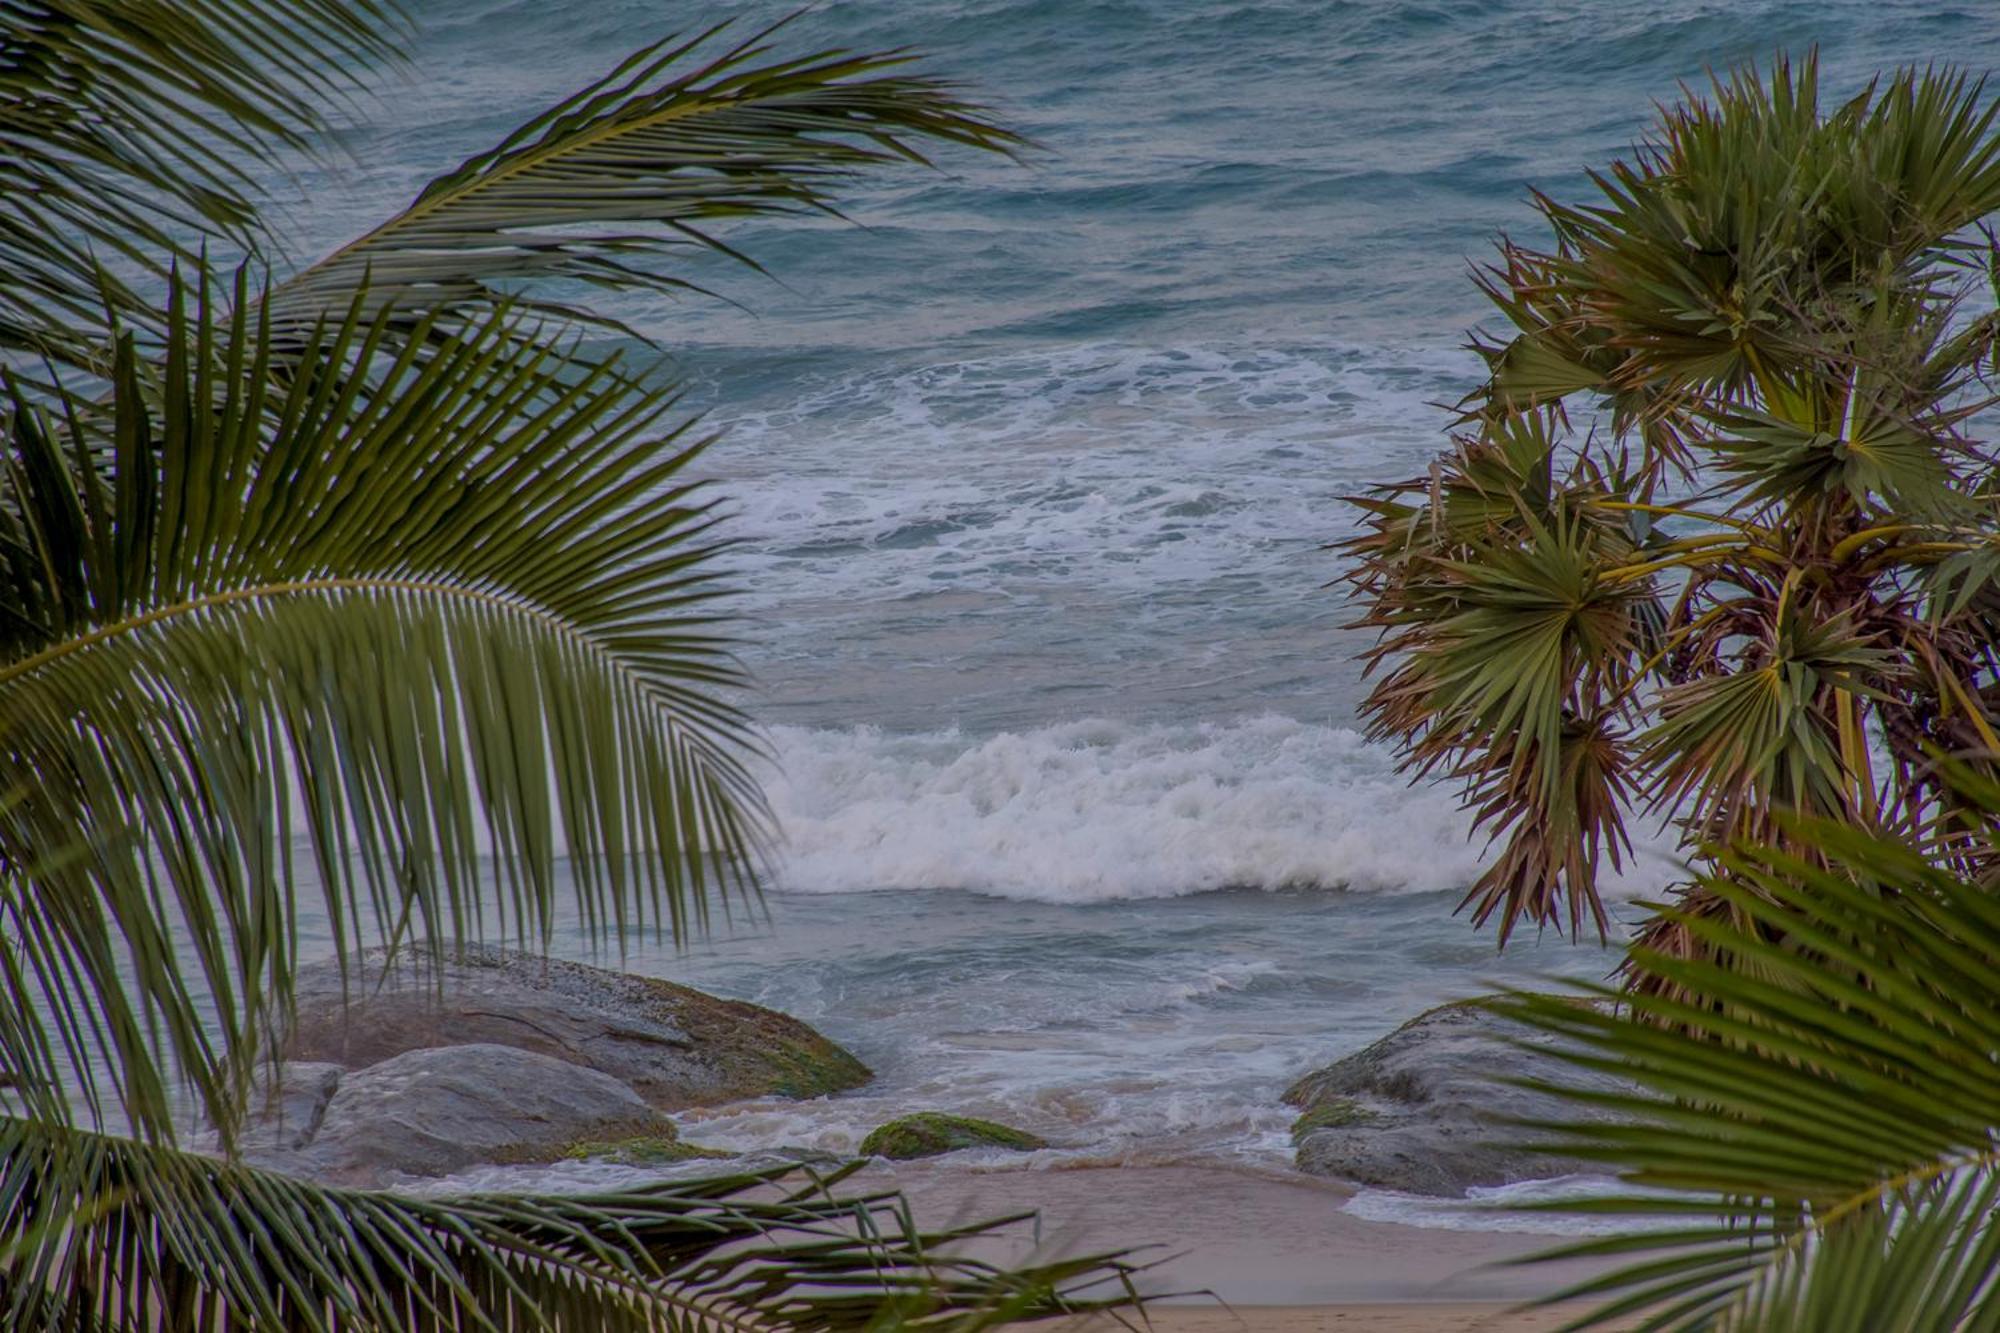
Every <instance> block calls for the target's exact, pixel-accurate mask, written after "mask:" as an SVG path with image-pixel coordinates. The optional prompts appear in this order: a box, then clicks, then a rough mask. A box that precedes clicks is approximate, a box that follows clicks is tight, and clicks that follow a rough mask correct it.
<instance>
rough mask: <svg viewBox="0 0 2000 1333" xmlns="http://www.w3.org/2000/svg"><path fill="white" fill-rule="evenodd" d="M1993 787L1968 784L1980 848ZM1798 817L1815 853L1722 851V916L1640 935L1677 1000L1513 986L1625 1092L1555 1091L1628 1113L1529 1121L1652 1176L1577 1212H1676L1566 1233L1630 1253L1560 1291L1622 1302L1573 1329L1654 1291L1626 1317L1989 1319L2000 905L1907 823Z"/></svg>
mask: <svg viewBox="0 0 2000 1333" xmlns="http://www.w3.org/2000/svg"><path fill="white" fill-rule="evenodd" d="M1997 798H2000V793H1996V792H1995V791H1994V790H1993V789H1992V788H1991V786H1990V784H1986V785H1985V786H1984V787H1983V788H1982V786H1981V784H1979V783H1977V782H1976V781H1975V782H1971V783H1969V784H1968V785H1967V786H1966V791H1965V799H1966V801H1967V803H1968V804H1969V805H1971V806H1972V807H1974V808H1977V809H1978V810H1979V811H1980V812H1981V821H1980V823H1981V830H1982V831H1981V832H1980V834H1979V836H1980V837H1981V838H1983V840H1984V841H1985V842H1986V844H1987V846H1988V850H1989V851H1990V850H1991V848H1992V844H1993V843H1994V842H1995V841H1996V834H1995V830H1996V829H2000V799H1997ZM1791 822H1792V823H1793V827H1792V828H1791V829H1790V830H1789V837H1788V842H1791V843H1794V844H1803V845H1810V846H1813V847H1815V848H1817V849H1819V852H1820V856H1819V857H1817V858H1814V859H1808V858H1806V857H1803V856H1800V855H1797V854H1795V853H1792V852H1788V851H1785V850H1782V849H1780V848H1777V847H1773V846H1768V845H1762V846H1759V845H1752V846H1744V847H1740V848H1739V849H1737V850H1735V851H1733V852H1730V853H1728V854H1727V855H1726V856H1725V857H1723V859H1722V866H1723V869H1724V871H1725V872H1726V873H1721V874H1717V875H1714V876H1711V877H1710V878H1709V879H1708V880H1706V881H1705V882H1704V884H1703V888H1704V890H1705V896H1704V901H1705V902H1706V903H1711V904H1720V905H1723V906H1725V907H1726V908H1727V909H1728V910H1726V911H1720V912H1706V911H1705V912H1701V913H1699V914H1697V913H1693V912H1684V911H1683V912H1674V913H1670V914H1669V919H1670V920H1672V921H1674V922H1675V923H1676V924H1677V925H1678V926H1680V927H1681V928H1682V929H1685V930H1686V931H1688V932H1689V933H1690V934H1691V935H1692V936H1693V937H1694V938H1695V939H1696V940H1697V941H1698V942H1699V944H1700V945H1701V946H1702V947H1701V948H1700V949H1699V950H1696V951H1694V954H1695V956H1692V957H1689V956H1683V955H1682V954H1677V953H1669V952H1653V953H1647V952H1645V951H1641V954H1640V956H1639V958H1638V962H1639V964H1640V966H1642V967H1643V968H1645V969H1646V970H1647V971H1648V973H1649V974H1651V975H1654V976H1657V977H1659V978H1662V979H1664V980H1665V981H1666V982H1668V983H1670V985H1671V991H1672V993H1671V994H1666V993H1655V992H1646V993H1640V994H1635V995H1631V996H1627V997H1624V1004H1625V1005H1626V1008H1625V1009H1624V1011H1623V1012H1616V1011H1614V1008H1613V1007H1612V1006H1611V1005H1610V1004H1608V1003H1607V1004H1606V1005H1604V1006H1603V1007H1587V1006H1578V1005H1575V1004H1572V1003H1567V1002H1565V1001H1563V1000H1561V999H1557V998H1553V997H1547V996H1543V997H1532V996H1517V997H1514V998H1513V999H1511V1000H1509V1001H1506V1002H1505V1004H1504V1005H1503V1007H1504V1008H1505V1009H1506V1010H1507V1011H1508V1012H1510V1013H1512V1014H1514V1015H1515V1016H1517V1017H1519V1018H1520V1019H1522V1020H1523V1021H1524V1022H1527V1023H1529V1024H1531V1025H1533V1026H1535V1027H1538V1028H1540V1029H1542V1030H1543V1031H1546V1032H1550V1033H1555V1034H1559V1035H1561V1036H1562V1037H1564V1038H1565V1039H1566V1040H1567V1042H1569V1043H1570V1044H1571V1045H1570V1049H1571V1051H1572V1054H1571V1056H1570V1057H1569V1058H1570V1059H1572V1060H1573V1062H1574V1063H1576V1064H1578V1065H1579V1066H1581V1067H1585V1068H1588V1069H1592V1070H1599V1071H1605V1072H1610V1073H1613V1074H1616V1075H1620V1076H1623V1077H1626V1078H1629V1079H1631V1080H1632V1081H1633V1082H1634V1083H1635V1084H1636V1085H1637V1087H1636V1090H1635V1091H1633V1092H1631V1093H1629V1094H1605V1093H1600V1092H1593V1093H1591V1094H1588V1095H1585V1094H1580V1093H1575V1092H1570V1093H1566V1094H1565V1095H1568V1096H1571V1097H1574V1098H1577V1099H1578V1100H1588V1101H1589V1102H1591V1103H1592V1104H1593V1105H1594V1106H1597V1107H1599V1108H1604V1107H1609V1108H1610V1109H1613V1110H1615V1111H1618V1112H1621V1113H1623V1118H1622V1119H1615V1120H1605V1121H1601V1122H1600V1121H1598V1120H1594V1119H1593V1120H1589V1121H1581V1120H1580V1121H1577V1122H1575V1123H1568V1124H1550V1125H1542V1126H1539V1128H1542V1129H1545V1130H1548V1131H1550V1132H1552V1133H1553V1134H1554V1135H1555V1136H1556V1137H1557V1138H1558V1139H1559V1140H1560V1143H1559V1144H1556V1145H1552V1147H1551V1150H1552V1151H1561V1152H1565V1153H1573V1154H1575V1155H1577V1156H1580V1157H1582V1158H1585V1159H1586V1160H1591V1161H1596V1162H1601V1163H1603V1164H1604V1165H1605V1166H1606V1167H1607V1168H1609V1169H1611V1170H1614V1171H1616V1172H1617V1173H1618V1174H1619V1175H1620V1176H1621V1177H1622V1178H1623V1179H1624V1180H1625V1181H1627V1182H1628V1183H1630V1184H1632V1185H1635V1186H1643V1187H1647V1188H1648V1189H1649V1190H1652V1191H1658V1192H1659V1193H1653V1194H1635V1195H1634V1196H1632V1197H1630V1198H1627V1199H1623V1200H1610V1201H1598V1202H1594V1203H1592V1204H1591V1205H1589V1207H1590V1209H1591V1211H1593V1212H1597V1213H1607V1212H1608V1213H1614V1214H1616V1213H1624V1214H1630V1215H1633V1216H1635V1217H1640V1218H1647V1219H1651V1220H1652V1221H1654V1222H1655V1223H1659V1224H1662V1225H1663V1226H1665V1227H1666V1228H1667V1229H1663V1230H1659V1231H1652V1232H1639V1233H1636V1234H1631V1235H1624V1236H1618V1237H1615V1238H1607V1239H1601V1240H1593V1241H1591V1242H1588V1243H1586V1244H1582V1245H1577V1246H1573V1247H1570V1248H1569V1249H1567V1250H1566V1251H1564V1253H1566V1254H1588V1255H1599V1256H1620V1257H1624V1258H1628V1259H1631V1260H1632V1261H1633V1262H1632V1263H1631V1264H1630V1265H1629V1266H1627V1267H1624V1268H1622V1269H1620V1270H1619V1271H1617V1272H1615V1273H1612V1274H1610V1275H1607V1276H1605V1277H1602V1278H1599V1279H1595V1280H1593V1281H1590V1282H1588V1283H1586V1284H1584V1285H1582V1286H1580V1287H1577V1288H1575V1289H1574V1290H1572V1291H1569V1292H1565V1293H1563V1295H1562V1297H1557V1298H1555V1299H1562V1298H1563V1297H1578V1296H1594V1297H1611V1298H1613V1299H1610V1300H1609V1301H1608V1302H1607V1303H1606V1304H1605V1305H1604V1306H1603V1307H1602V1308H1601V1309H1599V1310H1598V1311H1597V1312H1596V1313H1595V1314H1594V1315H1593V1316H1592V1318H1590V1319H1587V1320H1584V1321H1582V1322H1580V1323H1579V1324H1577V1325H1576V1327H1589V1326H1594V1324H1596V1323H1598V1322H1601V1321H1604V1320H1609V1319H1611V1318H1614V1317H1619V1316H1622V1315H1625V1314H1629V1313H1632V1312H1635V1311H1642V1310H1643V1311H1646V1312H1647V1313H1648V1316H1649V1320H1650V1322H1645V1323H1642V1324H1640V1325H1637V1326H1638V1327H1644V1328H1649V1329H1650V1328H1661V1329H1696V1328H1729V1329H1745V1330H1769V1331H1770V1333H1778V1331H1779V1330H1791V1329H1803V1328H1810V1329H1814V1330H1816V1333H1817V1331H1818V1330H1827V1331H1828V1333H1846V1331H1847V1330H1852V1333H1863V1331H1864V1330H1871V1329H1886V1328H1894V1329H1901V1330H1910V1331H1911V1333H1930V1331H1932V1330H1935V1333H1947V1330H1959V1329H1967V1328H1979V1329H1984V1328H1992V1327H1994V1326H1995V1322H1996V1320H2000V1227H1996V1226H1995V1218H1996V1216H2000V1214H1996V1212H1995V1204H1996V1202H2000V1061H1996V1056H2000V902H1996V900H1995V899H1994V897H1993V894H1992V891H1991V888H1990V887H1989V886H1986V885H1984V884H1981V883H1979V882H1976V881H1974V880H1969V879H1966V878H1963V877H1960V876H1958V875H1955V874H1953V873H1950V872H1948V871H1946V870H1943V869H1940V868H1938V867H1937V866H1936V865H1934V864H1933V863H1931V862H1930V861H1929V860H1928V859H1927V858H1925V857H1924V856H1923V855H1922V854H1920V853H1919V852H1917V851H1916V850H1914V849H1912V848H1911V847H1910V846H1909V845H1908V844H1907V843H1906V842H1904V841H1903V840H1900V839H1897V838H1892V837H1884V836H1881V835H1879V834H1872V833H1869V832H1867V831H1865V830H1861V829H1857V828H1854V827H1853V826H1851V825H1848V824H1845V823H1841V822H1836V821H1829V820H1799V819H1796V818H1794V819H1793V820H1792V821H1791ZM1600 994H1601V995H1603V996H1604V997H1605V998H1606V999H1607V1000H1608V999H1609V998H1610V995H1611V993H1610V992H1608V991H1603V992H1600ZM1554 1090H1555V1091H1558V1092H1561V1091H1562V1089H1560V1088H1555V1089H1554Z"/></svg>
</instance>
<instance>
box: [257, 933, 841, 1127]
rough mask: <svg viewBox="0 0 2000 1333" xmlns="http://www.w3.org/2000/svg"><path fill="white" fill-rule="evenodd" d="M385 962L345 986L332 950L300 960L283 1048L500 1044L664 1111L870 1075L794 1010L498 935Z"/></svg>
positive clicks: (383, 1051) (378, 956)
mask: <svg viewBox="0 0 2000 1333" xmlns="http://www.w3.org/2000/svg"><path fill="white" fill-rule="evenodd" d="M386 962H387V955H386V953H385V952H384V951H383V950H380V949H370V950H367V951H366V952H364V953H363V954H361V955H359V956H358V957H357V958H350V960H349V965H350V968H351V972H350V976H349V980H348V984H347V986H346V987H345V988H343V986H342V982H341V974H340V970H339V967H338V965H337V964H336V963H335V962H334V961H332V960H328V961H327V962H324V963H319V964H314V965H312V966H308V967H305V968H301V969H300V970H299V973H298V989H297V997H298V1021H297V1024H296V1026H295V1028H294V1030H293V1033H292V1036H291V1040H290V1042H289V1043H288V1045H287V1047H286V1050H285V1055H286V1058H287V1059H288V1060H292V1061H325V1062H330V1063H332V1064H336V1065H339V1066H341V1067H342V1068H344V1069H348V1070H356V1069H365V1068H367V1067H369V1066H372V1065H375V1064H378V1063H380V1062H381V1061H384V1060H387V1059H389V1058H391V1057H392V1056H397V1055H402V1054H404V1053H405V1052H408V1051H414V1050H423V1049H426V1048H430V1047H443V1046H457V1045H466V1044H474V1043H491V1044H494V1045H500V1046H511V1047H514V1048H516V1049H518V1050H523V1051H533V1052H535V1053H537V1054H541V1055H546V1056H550V1057H553V1058H554V1059H557V1060H563V1061H567V1062H569V1063H570V1064H573V1065H580V1066H582V1067H583V1068H585V1069H592V1070H596V1071H597V1072H598V1073H601V1074H606V1075H609V1076H610V1077H612V1078H614V1079H616V1080H618V1081H619V1082H621V1083H623V1084H625V1085H626V1086H628V1087H630V1088H631V1089H632V1090H633V1091H634V1092H636V1093H638V1095H639V1096H640V1097H642V1098H644V1099H645V1100H646V1102H647V1103H649V1104H650V1105H652V1106H654V1107H656V1108H658V1109H660V1110H663V1111H675V1110H680V1109H682V1108H684V1107H690V1106H713V1105H716V1104H718V1103H722V1102H731V1101H741V1100H744V1099H746V1098H751V1097H767V1096H780V1097H816V1096H820V1095H822V1094H824V1093H829V1092H839V1091H841V1090H842V1089H845V1088H852V1087H858V1086H859V1085H861V1084H862V1083H865V1082H867V1081H868V1079H869V1078H870V1077H872V1076H871V1075H870V1073H869V1072H868V1068H867V1066H865V1065H863V1064H862V1063H861V1062H860V1061H859V1060H857V1059H855V1058H854V1057H853V1056H852V1055H850V1054H848V1053H847V1052H846V1051H845V1050H843V1049H842V1048H841V1047H839V1046H837V1045H835V1044H834V1043H833V1042H831V1041H828V1040H827V1039H826V1038H825V1037H822V1036H821V1035H820V1034H819V1033H817V1032H815V1031H813V1030H812V1029H811V1028H810V1027H808V1026H806V1025H805V1024H804V1023H801V1022H799V1021H798V1020H797V1019H795V1018H792V1017H790V1016H788V1015H785V1014H780V1013H776V1012H774V1011H772V1010H769V1009H763V1008H760V1007H758V1006H757V1005H754V1004H745V1003H742V1002H741V1001H737V1000H722V999H717V998H716V997H714V996H712V995H706V994H703V993H702V992H701V991H698V990H691V989H689V988H688V987H686V986H676V985H675V984H673V983H672V982H670V981H660V980H658V979H656V978H652V977H636V976H628V975H626V974H624V973H621V972H611V971H607V970H605V969H603V968H598V967H590V966H587V965H585V964H582V963H570V962H561V961H557V960H552V959H544V958H542V957H540V956H538V955H535V954H528V953H522V952H520V951H518V950H513V949H502V948H497V947H492V946H474V947H467V948H465V949H464V950H462V951H459V952H457V953H456V954H454V955H453V956H452V958H451V959H450V960H449V961H447V962H445V963H444V964H443V965H442V966H441V967H437V968H433V967H432V966H431V965H430V963H429V960H428V959H427V958H424V957H423V956H422V952H421V949H419V948H415V947H414V946H413V947H410V948H405V949H404V950H403V951H402V955H401V957H400V959H399V960H398V961H397V962H396V963H395V964H394V965H392V966H388V967H387V969H386V971H385V963H386ZM378 983H379V984H378ZM343 996H344V997H345V999H346V1001H347V1004H346V1006H345V1008H343V1005H342V999H343Z"/></svg>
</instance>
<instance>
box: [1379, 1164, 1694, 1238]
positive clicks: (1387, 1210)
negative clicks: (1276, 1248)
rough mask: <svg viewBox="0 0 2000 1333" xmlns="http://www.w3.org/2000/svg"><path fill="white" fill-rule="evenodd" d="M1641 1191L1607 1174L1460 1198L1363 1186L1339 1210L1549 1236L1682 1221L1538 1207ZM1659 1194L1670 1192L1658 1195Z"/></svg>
mask: <svg viewBox="0 0 2000 1333" xmlns="http://www.w3.org/2000/svg"><path fill="white" fill-rule="evenodd" d="M1640 1192H1641V1191H1639V1190H1637V1189H1635V1187H1633V1186H1631V1185H1627V1184H1624V1183H1622V1182H1620V1181H1617V1180H1614V1179H1612V1178H1610V1177H1608V1176H1558V1177H1556V1178H1554V1179H1552V1180H1524V1181H1520V1182H1518V1183H1516V1184H1513V1185H1497V1186H1493V1187H1491V1188H1475V1189H1470V1190H1467V1191H1466V1193H1465V1197H1464V1198H1462V1199H1440V1198H1436V1197H1434V1196H1431V1195H1425V1194H1404V1193H1402V1192H1400V1191H1397V1190H1378V1189H1365V1190H1362V1191H1361V1192H1360V1193H1359V1194H1356V1195H1355V1196H1354V1197H1353V1198H1351V1199H1349V1200H1348V1201H1347V1203H1346V1204H1345V1205H1344V1207H1343V1209H1342V1211H1344V1212H1347V1213H1351V1214H1353V1215H1354V1216H1355V1217H1359V1218H1363V1219H1365V1220H1366V1221H1370V1222H1396V1223H1399V1224H1401V1225H1403V1226H1406V1227H1429V1228H1432V1229H1434V1230H1440V1231H1524V1232H1530V1233H1535V1234H1542V1235H1552V1236H1605V1235H1624V1234H1628V1233H1631V1232H1636V1231H1648V1230H1665V1229H1670V1228H1672V1227H1676V1226H1681V1225H1684V1224H1685V1219H1682V1218H1675V1217H1667V1218H1649V1217H1636V1216H1635V1217H1619V1216H1614V1215H1608V1214H1603V1213H1583V1212H1577V1213H1565V1212H1560V1211H1556V1212H1544V1211H1540V1207H1541V1206H1543V1205H1548V1204H1559V1203H1568V1202H1581V1201H1584V1200H1590V1199H1606V1198H1614V1197H1616V1198H1629V1197H1631V1196H1632V1195H1634V1194H1636V1193H1640ZM1659 1197H1661V1198H1666V1197H1669V1196H1667V1195H1664V1194H1662V1195H1660V1196H1659ZM1530 1209H1533V1210H1535V1211H1529V1210H1530Z"/></svg>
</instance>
